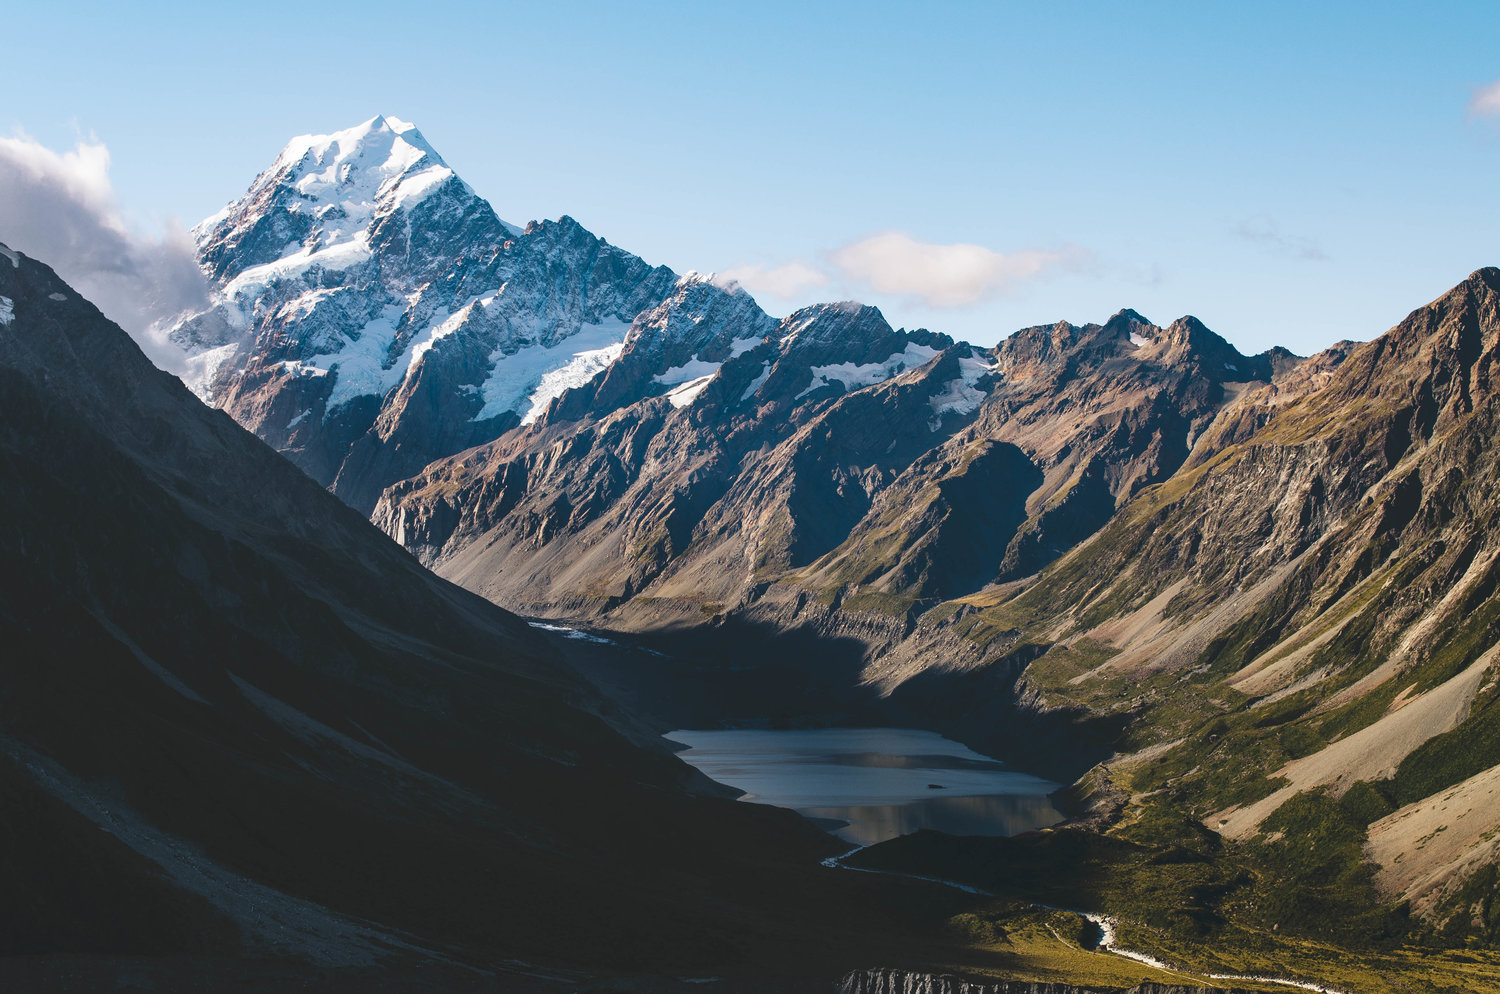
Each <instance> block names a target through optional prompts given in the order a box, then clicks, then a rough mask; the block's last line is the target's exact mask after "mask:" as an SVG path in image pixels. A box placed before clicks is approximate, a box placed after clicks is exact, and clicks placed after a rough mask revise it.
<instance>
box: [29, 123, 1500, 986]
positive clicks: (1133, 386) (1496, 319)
mask: <svg viewBox="0 0 1500 994" xmlns="http://www.w3.org/2000/svg"><path fill="white" fill-rule="evenodd" d="M194 239H195V241H194V248H195V251H196V253H197V255H196V257H197V260H198V264H199V266H200V267H201V269H202V271H203V274H204V276H205V278H206V279H207V280H209V283H210V295H209V299H208V303H207V305H206V306H203V307H199V308H197V309H194V310H191V311H189V312H185V313H183V314H181V315H178V316H177V318H176V319H175V320H174V322H173V324H172V326H171V327H170V328H169V329H168V330H167V335H166V341H167V342H168V343H169V345H170V347H171V348H174V349H176V350H177V352H176V353H174V355H175V357H176V358H177V359H179V360H180V366H181V369H182V375H181V376H180V377H176V376H171V375H168V374H167V373H164V372H162V371H161V370H160V369H157V368H155V367H154V366H152V365H151V363H150V362H149V361H147V359H146V358H145V356H144V355H143V354H142V353H141V352H140V350H139V349H138V348H137V347H136V346H135V344H134V343H132V342H131V341H130V339H129V338H128V337H127V336H126V335H125V333H124V332H123V331H121V330H120V328H119V327H117V326H116V325H114V324H113V323H111V322H110V321H109V320H108V319H106V318H105V317H104V316H103V315H102V314H101V313H100V312H99V311H98V310H96V309H95V308H94V307H93V305H92V304H91V303H90V302H89V301H87V300H86V299H84V298H83V297H82V296H81V295H80V294H79V293H78V292H77V291H76V290H75V289H74V288H73V287H71V286H69V285H68V284H67V283H65V282H64V281H62V280H61V279H60V278H59V277H58V276H57V274H56V273H54V272H53V271H52V270H50V269H49V268H47V266H46V265H44V264H43V262H40V261H38V260H35V259H32V258H30V257H29V256H27V255H25V253H23V252H17V251H15V250H12V249H10V248H8V247H0V256H3V258H0V385H3V386H4V391H5V392H4V397H5V405H4V408H5V420H4V422H3V424H0V458H3V465H4V467H5V472H4V474H3V475H0V510H3V512H4V513H3V515H0V520H4V521H5V523H6V524H5V527H4V528H3V529H0V542H3V549H4V551H5V560H4V562H5V567H6V568H5V572H4V574H3V575H0V581H3V592H4V597H3V598H0V624H3V625H4V634H5V637H6V640H7V645H8V646H9V647H10V653H9V657H10V659H11V660H13V661H17V660H18V661H19V662H12V663H11V664H10V673H9V675H8V677H7V680H6V681H5V685H4V688H3V696H0V791H3V792H4V795H5V797H6V798H7V801H8V804H7V811H8V812H10V813H9V814H7V815H6V816H4V818H3V820H0V832H3V837H4V839H5V841H6V843H7V846H6V851H7V852H9V853H12V854H17V853H24V854H25V856H24V857H23V856H17V855H10V856H6V857H4V862H3V863H0V866H3V869H4V873H5V876H4V878H3V879H5V880H6V881H7V882H8V885H9V887H10V889H11V890H13V891H14V892H16V893H20V894H24V895H26V898H25V900H23V901H21V902H18V903H16V904H15V905H13V906H12V907H11V908H10V909H9V910H7V911H5V912H3V917H0V925H3V926H4V928H3V929H0V932H3V934H4V939H3V941H4V942H5V943H7V945H5V946H4V947H3V949H0V952H4V953H6V954H7V956H6V957H5V958H4V960H5V961H4V962H0V978H3V977H4V976H5V971H10V974H9V975H10V976H11V977H12V978H18V979H17V982H25V980H26V978H27V977H28V976H29V974H28V973H27V971H28V970H32V969H37V967H36V966H35V962H36V961H37V960H38V959H40V960H41V961H44V963H48V964H51V967H52V968H54V969H58V970H63V969H66V970H77V971H81V972H80V973H79V976H80V977H84V976H85V975H87V976H89V977H94V979H95V980H98V982H99V983H101V984H102V983H104V982H105V981H106V980H107V979H108V978H107V977H105V975H104V974H97V973H95V974H91V973H89V971H90V970H97V969H104V970H106V971H107V970H108V969H110V968H112V967H110V966H108V965H106V966H100V964H99V962H98V959H99V958H102V960H103V961H105V962H106V964H114V965H115V966H116V967H118V966H119V964H120V963H122V962H125V961H128V960H130V959H131V958H132V957H144V958H146V959H147V961H148V962H147V965H146V966H145V967H143V969H145V970H146V971H147V975H149V976H150V978H151V980H152V982H153V983H157V982H160V983H162V984H166V985H167V986H170V985H171V984H172V983H173V982H174V980H180V979H183V978H188V977H197V976H200V975H202V976H211V975H213V974H214V973H215V972H216V971H227V972H232V969H231V967H232V965H233V964H235V963H237V962H238V961H239V960H240V959H246V960H247V961H254V962H255V963H256V964H258V965H257V966H255V967H254V968H253V969H251V973H249V974H247V975H246V976H247V977H250V979H248V980H246V985H247V986H246V987H245V989H247V990H249V989H256V988H257V987H259V986H263V985H266V984H271V983H272V981H271V980H268V979H267V978H269V977H276V976H279V975H280V974H278V971H288V973H287V974H286V975H292V974H295V973H296V971H297V969H298V966H297V964H301V965H302V966H306V967H309V968H315V969H317V970H325V971H329V972H330V973H337V974H339V979H338V982H340V983H345V984H347V985H348V986H349V987H350V989H380V987H379V985H381V984H385V985H388V986H387V987H386V989H391V990H403V989H411V990H417V989H424V985H428V984H430V983H433V982H434V981H433V980H432V976H434V975H433V974H429V975H427V976H425V977H424V975H423V974H424V971H428V970H431V971H437V972H438V973H440V974H441V978H442V979H441V983H442V984H443V985H444V986H445V987H447V988H448V989H453V990H463V989H466V985H467V986H468V987H472V989H476V990H479V989H486V988H485V986H484V985H485V984H486V983H490V982H491V981H494V982H496V983H499V982H503V983H505V984H507V985H514V989H527V988H528V987H529V988H532V989H536V990H562V989H579V990H599V991H604V990H616V989H619V990H637V989H639V990H706V991H712V990H722V991H726V992H729V991H736V990H747V991H748V990H766V991H788V992H791V991H799V990H827V989H829V986H830V985H831V984H836V983H837V984H842V985H843V987H844V988H845V989H848V990H850V991H854V992H859V994H865V992H868V994H886V992H891V994H895V992H897V991H902V992H904V991H908V990H910V991H913V992H915V991H918V990H921V991H929V990H939V989H942V988H943V986H944V985H947V986H948V987H950V988H951V989H953V990H954V991H955V992H957V991H960V990H963V988H962V987H961V986H954V985H961V984H962V983H963V982H964V981H962V980H941V981H939V980H936V979H933V978H935V977H940V976H945V975H947V976H959V977H967V978H973V980H974V982H975V983H989V984H990V985H991V986H995V985H999V984H1002V983H1005V982H1011V981H1014V982H1018V983H1020V982H1025V983H1033V984H1057V985H1061V987H1060V988H1058V989H1059V990H1062V991H1066V992H1070V994H1071V992H1079V994H1081V992H1084V991H1096V990H1097V991H1119V990H1127V989H1135V988H1136V985H1137V984H1138V983H1140V982H1142V981H1143V980H1144V981H1149V982H1151V983H1158V984H1165V985H1176V987H1175V988H1171V989H1182V990H1187V989H1204V990H1207V989H1211V988H1214V987H1223V986H1224V985H1225V984H1229V985H1232V986H1234V987H1235V988H1236V989H1243V990H1277V989H1287V982H1289V981H1295V983H1296V984H1301V985H1304V986H1306V985H1313V986H1312V987H1310V988H1307V989H1323V988H1326V989H1327V990H1329V991H1333V992H1340V994H1375V992H1379V994H1384V992H1408V991H1410V992H1417V991H1423V992H1427V991H1434V992H1447V991H1470V990H1485V989H1497V988H1500V945H1497V944H1500V805H1497V804H1496V803H1494V801H1495V798H1494V795H1495V792H1496V790H1497V783H1500V777H1497V772H1496V771H1497V770H1500V667H1497V659H1500V655H1497V653H1500V503H1497V500H1496V498H1495V492H1496V491H1495V487H1494V486H1493V482H1494V480H1495V479H1496V476H1497V473H1500V465H1497V463H1496V455H1495V450H1494V446H1493V445H1492V444H1491V441H1492V439H1493V437H1494V435H1495V431H1496V428H1497V426H1500V393H1497V391H1496V389H1495V384H1496V381H1495V376H1496V373H1497V369H1500V270H1496V269H1480V270H1477V271H1475V272H1473V273H1472V274H1471V275H1470V276H1468V277H1467V278H1466V279H1464V280H1462V281H1461V282H1459V283H1457V284H1456V285H1455V286H1453V288H1452V289H1451V290H1449V291H1447V292H1446V293H1444V294H1443V295H1441V296H1440V297H1438V298H1437V299H1435V300H1433V301H1432V302H1430V303H1428V304H1426V305H1424V306H1422V307H1419V308H1417V309H1416V310H1414V311H1412V312H1411V313H1410V315H1409V316H1408V317H1406V318H1405V319H1404V320H1402V321H1401V322H1400V323H1398V324H1397V325H1396V326H1395V327H1393V328H1391V329H1389V330H1387V331H1385V332H1384V333H1383V334H1377V332H1379V329H1371V334H1372V335H1374V336H1375V337H1372V338H1371V340H1370V341H1368V342H1364V343H1354V342H1340V343H1337V344H1335V345H1332V346H1330V347H1329V348H1327V349H1325V350H1323V351H1321V352H1319V353H1318V354H1316V355H1313V356H1310V357H1301V356H1296V355H1294V354H1292V353H1291V352H1289V351H1287V350H1285V349H1282V348H1271V349H1268V350H1266V351H1264V352H1261V353H1258V354H1254V355H1246V354H1244V353H1241V352H1240V351H1239V350H1238V349H1237V348H1236V347H1235V346H1233V345H1232V344H1230V343H1229V342H1228V341H1227V340H1225V339H1224V338H1222V337H1221V336H1219V335H1218V334H1216V333H1215V332H1213V331H1212V330H1210V329H1209V328H1208V327H1207V326H1206V325H1205V324H1203V323H1202V322H1201V321H1199V320H1198V319H1197V318H1195V317H1192V316H1183V317H1181V318H1178V319H1177V320H1175V321H1171V322H1168V323H1166V324H1162V325H1159V324H1156V323H1154V322H1152V321H1151V320H1149V319H1147V318H1146V317H1144V316H1143V315H1141V314H1139V313H1138V312H1136V311H1134V310H1130V309H1125V310H1120V311H1118V312H1116V313H1115V314H1113V315H1112V316H1110V317H1109V318H1107V319H1106V320H1104V321H1103V322H1102V323H1098V324H1093V323H1090V324H1083V325H1075V324H1072V323H1069V322H1065V321H1063V322H1057V323H1055V324H1048V325H1037V326H1032V327H1027V328H1022V329H1020V330H1018V331H1015V332H1014V333H1012V334H1009V335H1008V336H1007V337H1005V338H1003V339H1001V340H1000V342H999V343H998V344H997V345H995V346H993V347H979V346H974V345H970V344H968V343H965V342H961V341H956V340H955V339H953V338H952V337H950V336H948V335H945V334H942V333H939V332H933V331H929V330H926V329H905V328H896V327H893V326H892V325H891V324H890V323H889V322H888V321H887V320H886V318H885V315H884V314H882V312H881V311H880V310H879V309H877V308H875V307H871V306H867V305H864V304H860V303H857V302H853V301H839V302H831V303H823V304H817V305H813V306H808V307H803V308H799V309H797V310H794V311H792V312H791V313H789V314H787V315H786V316H784V317H780V318H775V317H772V316H771V315H770V314H768V313H767V312H766V311H764V310H763V309H762V308H761V306H760V305H759V304H758V303H757V302H756V300H755V299H754V298H753V297H752V296H751V295H750V294H749V293H748V292H747V291H746V290H745V288H744V287H743V286H741V285H739V284H738V283H737V282H735V281H734V280H729V279H724V278H721V277H717V276H713V275H704V274H700V273H695V272H689V273H685V274H681V275H679V274H677V273H675V272H673V271H671V270H668V269H666V268H665V267H661V266H653V265H650V264H648V263H646V262H644V261H643V260H642V259H640V258H639V257H637V256H635V255H633V254H631V253H629V252H627V251H625V250H623V249H620V248H618V247H616V246H614V245H611V244H610V243H609V242H607V241H606V240H604V239H603V238H600V237H598V236H596V235H594V234H593V233H591V232H589V231H588V230H587V229H585V228H584V227H583V226H582V225H581V224H579V223H578V222H577V221H575V220H573V219H572V218H570V217H566V216H564V217H561V218H559V219H558V220H556V221H533V222H530V223H527V224H524V225H518V224H512V223H510V222H507V221H502V220H500V218H499V216H498V214H497V213H496V212H495V211H494V209H493V208H492V207H491V205H490V204H489V203H488V202H487V201H485V200H484V199H482V198H481V197H479V196H478V195H477V194H476V193H475V192H474V190H473V189H472V188H470V187H469V186H468V185H467V184H466V183H465V182H464V181H463V180H462V179H460V178H459V177H458V175H457V173H456V172H455V171H454V170H453V168H452V167H450V166H449V165H448V164H447V162H446V160H444V159H443V158H442V157H441V156H439V155H438V153H437V151H436V150H435V149H434V148H433V147H432V146H431V144H430V143H428V142H427V140H426V139H425V138H424V137H423V136H422V134H421V132H420V131H418V130H417V129H416V128H415V127H414V126H413V125H411V124H409V123H407V122H404V121H400V120H397V119H395V118H389V117H383V116H379V117H375V118H372V119H370V120H367V121H365V122H363V123H361V124H359V125H357V126H355V127H353V128H349V129H346V130H344V131H339V132H334V133H332V134H327V135H306V136H301V137H299V138H295V139H293V140H292V141H291V142H290V143H288V144H287V145H286V146H285V148H284V149H283V151H282V152H281V154H280V155H279V156H277V157H276V159H275V160H274V161H273V162H272V164H271V165H270V167H269V168H267V169H266V170H264V171H263V172H262V173H261V174H260V175H259V176H257V177H256V178H255V180H254V181H253V183H252V185H251V186H250V187H249V189H248V190H247V191H246V192H245V193H244V195H243V196H241V197H239V198H237V199H236V200H234V201H233V202H231V203H230V204H229V205H227V206H226V207H225V208H224V210H223V211H221V212H219V213H218V214H216V215H213V216H211V217H209V218H208V219H206V220H205V221H203V222H202V223H201V224H200V225H198V226H197V228H195V229H194ZM513 612H514V613H513ZM664 737H665V738H664ZM674 753H675V755H674ZM742 791H749V792H750V793H751V794H752V795H754V796H752V797H750V798H748V799H747V800H749V801H753V802H759V803H743V802H742V801H737V800H735V798H736V797H738V796H739V795H740V794H741V792H742ZM787 809H791V810H787ZM794 811H795V812H800V815H799V814H794V813H793V812H794ZM851 845H854V846H857V847H858V848H857V849H856V850H855V851H852V852H851V851H850V846H851ZM858 871H868V872H858ZM80 895H89V896H88V898H87V899H84V898H83V897H81V896H80ZM80 907H86V908H87V909H88V910H86V911H83V912H80V911H79V910H78V909H79V908H80ZM1060 909H1067V910H1060ZM1101 923H1102V924H1101ZM1101 929H1102V930H1103V931H1104V932H1105V933H1106V934H1107V936H1108V938H1107V940H1101V936H1100V934H1099V932H1100V931H1101ZM1126 953H1129V954H1131V955H1125V954H1126ZM226 964H229V966H226ZM43 968H45V967H43ZM247 969H249V968H247ZM153 970H154V971H157V972H156V973H154V974H153V973H152V972H151V971H153ZM255 970H262V971H265V972H264V973H262V974H260V975H258V976H255V975H253V974H254V971H255ZM195 971H197V972H195ZM101 977H104V979H99V978H101ZM495 978H503V981H498V980H496V979H495ZM840 978H842V979H840ZM1257 978H1259V979H1257ZM1268 978H1269V979H1268ZM92 982H94V981H92V980H86V979H85V980H80V981H79V984H80V989H86V988H87V985H88V983H92ZM996 989H997V990H1001V989H1004V988H1002V987H996ZM1040 989H1041V988H1033V990H1040ZM1161 989H1167V988H1156V989H1155V990H1161ZM1141 990H1143V991H1144V990H1153V988H1149V987H1148V988H1141ZM1007 994H1010V992H1009V991H1007Z"/></svg>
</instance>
